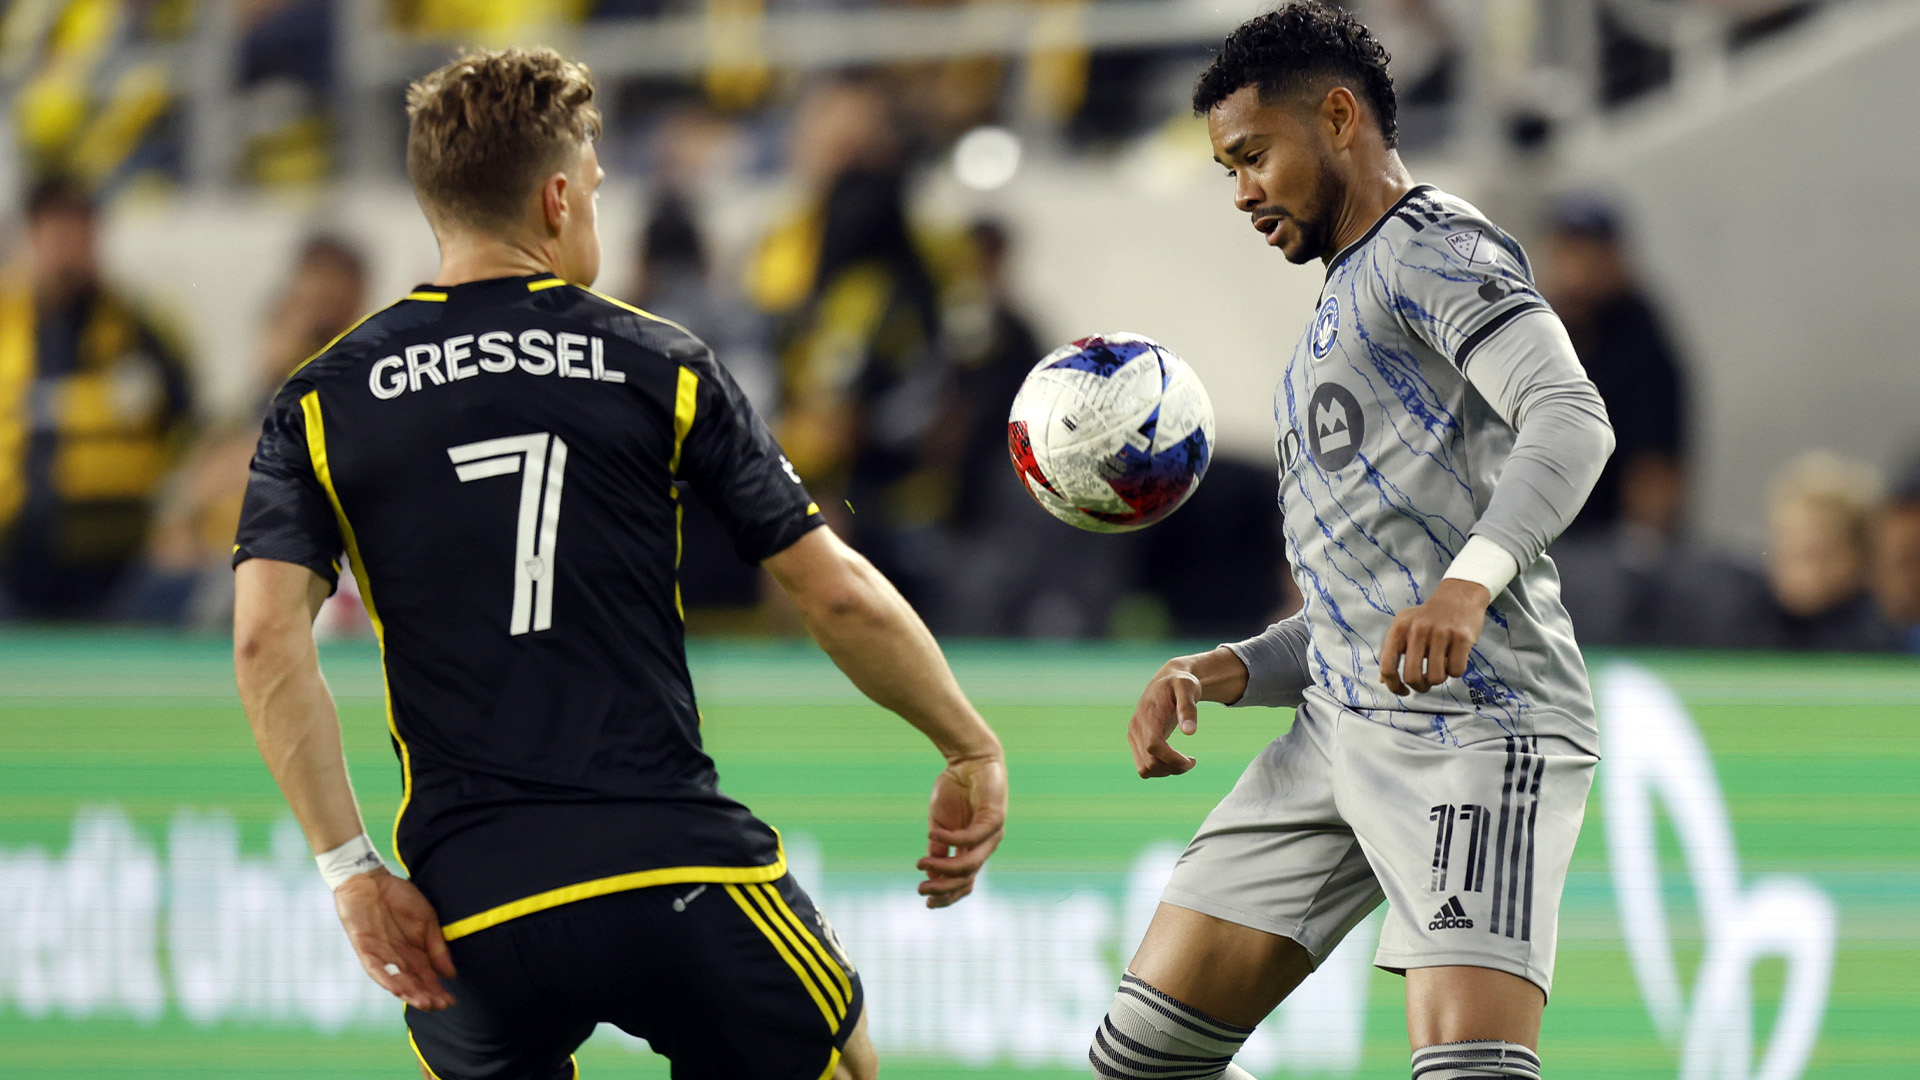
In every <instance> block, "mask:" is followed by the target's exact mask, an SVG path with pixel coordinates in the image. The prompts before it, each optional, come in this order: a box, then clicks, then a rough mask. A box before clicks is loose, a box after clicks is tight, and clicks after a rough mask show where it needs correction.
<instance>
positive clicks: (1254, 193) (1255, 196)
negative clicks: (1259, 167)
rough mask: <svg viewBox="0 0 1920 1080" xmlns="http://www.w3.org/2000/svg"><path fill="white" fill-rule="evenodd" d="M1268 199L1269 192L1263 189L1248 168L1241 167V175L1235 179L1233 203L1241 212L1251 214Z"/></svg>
mask: <svg viewBox="0 0 1920 1080" xmlns="http://www.w3.org/2000/svg"><path fill="white" fill-rule="evenodd" d="M1266 199H1267V193H1266V192H1265V191H1264V190H1262V189H1261V187H1260V183H1259V181H1257V180H1255V179H1254V178H1253V177H1251V176H1249V175H1247V170H1245V169H1241V170H1240V175H1238V176H1236V177H1235V178H1234V181H1233V205H1234V206H1235V207H1237V208H1238V209H1239V211H1240V212H1241V213H1243V214H1251V213H1253V211H1254V208H1255V207H1258V206H1259V205H1261V204H1262V203H1264V202H1266Z"/></svg>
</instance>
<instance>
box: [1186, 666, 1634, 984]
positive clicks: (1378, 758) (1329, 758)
mask: <svg viewBox="0 0 1920 1080" xmlns="http://www.w3.org/2000/svg"><path fill="white" fill-rule="evenodd" d="M1405 715H1407V716H1409V717H1414V716H1415V714H1411V713H1409V714H1405ZM1598 760H1599V759H1598V758H1596V757H1594V756H1592V755H1591V754H1588V753H1585V752H1584V751H1582V750H1580V749H1579V748H1578V747H1576V746H1575V745H1574V744H1573V743H1571V742H1569V741H1567V740H1565V739H1562V738H1558V737H1552V736H1503V737H1500V738H1493V739H1487V740H1484V741H1481V742H1475V743H1469V744H1465V745H1461V746H1445V745H1442V744H1440V743H1438V742H1436V741H1434V740H1432V739H1430V738H1426V737H1424V736H1421V735H1417V734H1413V733H1411V732H1407V731H1401V730H1398V729H1396V728H1394V727H1391V726H1389V725H1388V724H1385V723H1381V722H1378V721H1375V720H1369V719H1367V718H1366V717H1364V716H1362V715H1360V714H1359V713H1356V712H1353V711H1351V710H1347V709H1342V708H1338V707H1336V706H1333V705H1330V704H1328V703H1327V702H1326V701H1325V699H1323V698H1311V699H1309V701H1308V703H1307V704H1305V705H1303V706H1301V707H1300V708H1299V710H1298V711H1297V712H1296V713H1295V717H1294V722H1293V727H1292V728H1291V729H1289V730H1288V731H1287V733H1286V734H1285V735H1282V736H1281V737H1280V738H1278V739H1275V740H1274V741H1273V742H1272V743H1270V744H1268V746H1267V747H1266V748H1265V749H1264V750H1262V751H1261V752H1260V755H1259V756H1258V757H1256V758H1255V759H1254V760H1253V763H1252V764H1251V765H1249V766H1247V770H1246V772H1245V773H1243V774H1242V775H1241V777H1240V781H1239V783H1237V784H1236V785H1234V789H1233V791H1232V792H1231V793H1229V794H1228V795H1227V797H1226V798H1225V799H1223V800H1221V802H1220V805H1219V806H1217V807H1215V808H1214V810H1213V812H1212V813H1211V814H1209V815H1207V819H1206V821H1205V822H1204V823H1203V824H1202V825H1201V826H1200V831H1199V834H1198V835H1196V836H1195V837H1194V838H1193V842H1192V843H1191V844H1189V845H1187V850H1186V853H1185V854H1183V855H1182V856H1181V857H1180V862H1179V864H1178V865H1177V866H1176V867H1175V868H1174V872H1173V877H1172V880H1171V881H1170V882H1169V883H1168V885H1167V889H1166V892H1165V893H1164V894H1163V896H1162V897H1161V899H1162V900H1163V901H1164V902H1166V903H1168V904H1172V905H1174V906H1176V907H1183V908H1190V909H1192V910H1194V911H1198V912H1201V913H1203V914H1207V915H1212V916H1214V917H1215V918H1219V919H1225V920H1227V921H1228V922H1233V923H1238V924H1240V925H1242V926H1251V927H1253V928H1254V929H1257V930H1264V931H1266V932H1268V933H1271V934H1278V935H1280V936H1282V937H1287V938H1291V939H1293V940H1294V941H1297V942H1299V943H1300V944H1301V945H1302V946H1303V947H1305V948H1306V950H1307V952H1308V953H1310V954H1312V957H1313V962H1314V964H1315V965H1316V966H1318V965H1319V963H1320V962H1321V961H1323V960H1325V959H1326V958H1327V956H1328V954H1330V953H1331V952H1332V951H1333V948H1334V946H1335V945H1338V944H1339V943H1340V939H1341V938H1343V937H1345V936H1346V934H1347V932H1348V931H1349V930H1352V929H1353V928H1354V926H1356V925H1358V924H1359V922H1360V921H1361V920H1362V919H1364V918H1366V916H1367V914H1368V913H1369V912H1371V911H1372V910H1373V909H1374V908H1375V907H1377V906H1379V904H1380V901H1381V900H1382V899H1384V900H1386V901H1387V909H1388V913H1387V920H1386V924H1385V926H1384V927H1382V929H1381V932H1380V947H1379V951H1378V952H1377V953H1376V954H1375V956H1374V963H1375V964H1377V965H1378V966H1380V967H1382V968H1385V969H1387V970H1389V971H1394V972H1404V971H1405V970H1406V969H1408V968H1417V967H1440V966H1449V965H1466V966H1471V967H1485V968H1494V969H1496V970H1499V971H1506V972H1511V973H1512V974H1515V975H1518V976H1520V977H1522V978H1525V979H1527V980H1529V981H1531V982H1533V983H1534V984H1536V985H1538V986H1539V987H1540V989H1541V990H1542V991H1546V992H1551V990H1552V984H1553V953H1554V938H1555V933H1556V931H1557V927H1558V915H1559V908H1560V893H1561V890H1562V888H1563V887H1564V886H1565V884H1566V877H1567V863H1568V860H1569V859H1570V858H1571V857H1572V855H1573V845H1574V841H1575V840H1576V839H1577V838H1578V837H1579V835H1580V822H1581V818H1582V817H1583V816H1584V814H1585V811H1586V803H1587V791H1588V789H1589V788H1591V787H1592V785H1593V770H1594V766H1595V765H1596V764H1597V763H1598Z"/></svg>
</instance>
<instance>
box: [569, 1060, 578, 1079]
mask: <svg viewBox="0 0 1920 1080" xmlns="http://www.w3.org/2000/svg"><path fill="white" fill-rule="evenodd" d="M567 1060H568V1061H569V1062H571V1063H572V1064H573V1080H580V1059H579V1058H577V1057H575V1056H574V1055H572V1054H568V1055H567Z"/></svg>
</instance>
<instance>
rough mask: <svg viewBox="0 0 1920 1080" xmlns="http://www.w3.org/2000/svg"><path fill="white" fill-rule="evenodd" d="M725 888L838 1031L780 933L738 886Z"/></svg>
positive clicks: (829, 1010) (817, 990)
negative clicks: (798, 978) (774, 929)
mask: <svg viewBox="0 0 1920 1080" xmlns="http://www.w3.org/2000/svg"><path fill="white" fill-rule="evenodd" d="M726 890H727V895H728V896H731V897H733V902H734V903H736V904H739V905H740V910H741V911H744V912H746V913H747V918H749V919H751V920H753V925H755V926H757V927H759V928H760V932H761V933H762V934H764V935H766V938H767V940H768V941H770V942H772V943H773V948H774V951H775V952H778V953H779V954H780V959H782V960H785V961H786V962H787V966H788V967H790V968H792V969H793V973H794V974H795V975H797V976H799V977H800V985H802V986H804V987H806V988H807V996H809V997H811V998H813V1003H814V1004H815V1005H818V1006H819V1007H820V1015H821V1016H823V1017H825V1018H826V1021H827V1027H829V1028H831V1029H833V1030H834V1031H835V1032H838V1031H839V1030H840V1021H839V1020H837V1019H835V1018H834V1015H833V1009H832V1008H831V1007H829V1006H828V1005H827V998H826V995H825V994H822V993H821V992H820V988H819V987H818V986H815V985H814V983H813V979H812V978H811V977H810V976H808V974H807V969H806V968H804V967H802V966H801V964H800V961H799V960H796V959H794V955H793V953H791V952H788V951H787V943H786V942H784V941H781V940H780V935H778V934H776V933H774V932H773V927H771V926H768V925H767V922H766V920H765V919H762V918H761V917H760V913H759V912H758V911H756V910H754V906H753V902H752V901H750V900H748V899H747V897H746V894H745V893H743V892H741V891H740V886H738V885H728V886H726Z"/></svg>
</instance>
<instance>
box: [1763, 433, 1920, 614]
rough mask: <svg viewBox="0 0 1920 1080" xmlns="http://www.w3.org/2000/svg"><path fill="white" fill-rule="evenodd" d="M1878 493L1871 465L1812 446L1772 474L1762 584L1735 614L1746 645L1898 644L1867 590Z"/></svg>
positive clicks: (1878, 480) (1877, 480)
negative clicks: (1738, 614)
mask: <svg viewBox="0 0 1920 1080" xmlns="http://www.w3.org/2000/svg"><path fill="white" fill-rule="evenodd" d="M1880 499H1881V484H1880V478H1879V476H1878V475H1877V474H1876V473H1875V471H1874V469H1873V467H1872V466H1870V465H1867V464H1864V463H1862V462H1858V461H1853V460H1850V459H1847V458H1843V457H1840V456H1839V455H1837V454H1833V453H1830V452H1827V451H1820V450H1816V451H1813V452H1811V453H1808V454H1803V455H1801V456H1800V457H1798V458H1796V459H1794V460H1793V461H1792V462H1790V463H1788V465H1787V467H1786V468H1784V469H1782V470H1781V471H1780V472H1779V474H1777V475H1776V476H1775V478H1774V481H1773V486H1772V491H1771V492H1770V493H1769V498H1768V506H1767V529H1768V541H1767V562H1766V571H1765V578H1766V588H1765V590H1764V593H1763V594H1762V595H1760V596H1757V597H1754V598H1753V600H1752V602H1751V603H1750V604H1749V605H1748V609H1747V610H1746V611H1744V612H1743V613H1742V614H1741V617H1739V618H1737V619H1736V620H1734V622H1733V624H1732V626H1733V629H1734V634H1735V640H1734V641H1733V644H1734V645H1736V646H1738V647H1744V648H1762V649H1809V650H1832V651H1848V652H1873V651H1880V650H1889V649H1895V648H1898V647H1899V644H1900V643H1899V641H1898V638H1897V635H1896V634H1895V633H1894V630H1893V628H1892V627H1891V626H1890V625H1889V624H1888V623H1887V621H1886V620H1885V619H1884V618H1882V617H1881V615H1880V612H1879V611H1878V610H1877V609H1876V608H1875V607H1874V603H1873V599H1872V597H1870V596H1869V595H1868V593H1867V569H1868V565H1869V558H1870V555H1871V540H1872V526H1873V522H1874V516H1875V514H1876V513H1877V511H1878V509H1879V504H1880Z"/></svg>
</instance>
